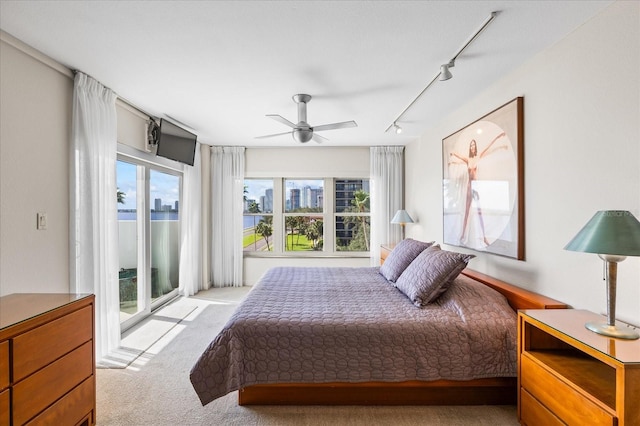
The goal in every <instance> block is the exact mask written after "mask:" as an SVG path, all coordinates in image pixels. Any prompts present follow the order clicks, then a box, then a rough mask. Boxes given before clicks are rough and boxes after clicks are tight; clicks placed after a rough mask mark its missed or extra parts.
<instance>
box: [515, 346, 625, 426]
mask: <svg viewBox="0 0 640 426" xmlns="http://www.w3.org/2000/svg"><path fill="white" fill-rule="evenodd" d="M520 362H521V366H520V374H521V376H520V383H521V385H522V387H523V388H524V390H525V391H526V392H529V394H531V395H532V396H533V397H535V399H537V400H538V401H539V402H540V403H541V404H542V405H544V406H545V407H547V408H548V409H549V410H550V411H552V412H553V413H555V414H556V415H557V416H558V417H559V418H560V419H561V420H562V421H563V422H565V423H567V424H569V425H592V426H596V425H616V424H617V420H616V418H615V417H614V416H612V415H611V414H610V413H609V412H607V411H606V410H605V409H604V408H602V407H601V406H600V405H599V404H596V403H594V402H593V401H591V400H590V399H588V398H587V397H586V396H584V395H582V394H581V393H579V392H578V391H576V390H575V389H574V388H572V387H571V386H569V385H568V384H567V383H565V382H564V381H562V380H560V379H559V378H558V377H556V376H555V375H553V374H551V372H549V371H548V370H546V369H545V368H543V367H541V366H539V365H538V364H537V363H536V362H535V361H533V360H531V359H530V358H529V355H528V354H527V353H523V354H522V356H521V358H520ZM521 395H526V394H525V393H524V392H522V394H521ZM523 411H524V410H523ZM521 415H522V416H524V413H522V412H521Z"/></svg>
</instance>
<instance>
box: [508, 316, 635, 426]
mask: <svg viewBox="0 0 640 426" xmlns="http://www.w3.org/2000/svg"><path fill="white" fill-rule="evenodd" d="M593 320H602V316H600V315H597V314H595V313H593V312H589V311H585V310H578V309H567V310H564V309H559V310H556V309H548V310H547V309H544V310H543V309H526V310H521V311H519V313H518V418H519V420H520V422H521V423H522V424H523V425H529V426H535V425H563V424H569V425H574V424H575V425H618V426H625V425H626V426H631V425H640V340H621V339H613V338H609V337H606V336H602V335H599V334H596V333H593V332H591V331H589V330H587V329H586V328H585V326H584V324H585V323H586V322H587V321H593Z"/></svg>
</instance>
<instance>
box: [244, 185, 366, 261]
mask: <svg viewBox="0 0 640 426" xmlns="http://www.w3.org/2000/svg"><path fill="white" fill-rule="evenodd" d="M244 179H245V180H273V212H272V213H271V214H272V215H273V234H272V235H273V238H272V240H273V250H272V251H269V252H266V251H244V250H243V256H246V257H264V258H268V257H276V258H277V257H287V258H354V257H356V258H368V257H370V256H371V252H370V251H347V250H341V251H338V250H337V249H336V248H337V247H336V227H335V223H336V222H335V220H336V216H346V215H354V216H362V215H367V216H369V217H371V213H370V212H369V213H366V214H365V213H345V212H342V213H337V212H336V211H335V182H336V180H367V181H370V177H368V176H366V177H351V176H349V177H343V176H341V175H336V176H332V177H304V176H302V177H300V176H291V177H289V176H286V177H284V176H276V177H265V176H255V177H254V176H245V178H244ZM286 180H297V181H301V180H322V181H323V201H322V204H323V210H322V212H285V200H286V192H285V191H286V189H285V187H284V186H285V181H286ZM327 188H330V193H328V192H327ZM328 195H330V196H328ZM287 216H322V218H323V250H322V251H315V250H309V251H286V248H285V246H284V243H285V238H286V229H285V220H286V219H285V218H286V217H287Z"/></svg>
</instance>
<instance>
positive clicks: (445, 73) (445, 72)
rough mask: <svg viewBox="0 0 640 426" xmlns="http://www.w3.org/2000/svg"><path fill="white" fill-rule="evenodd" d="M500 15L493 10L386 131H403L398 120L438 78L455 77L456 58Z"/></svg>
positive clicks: (442, 79) (397, 132)
mask: <svg viewBox="0 0 640 426" xmlns="http://www.w3.org/2000/svg"><path fill="white" fill-rule="evenodd" d="M496 16H498V12H491V14H490V15H489V16H488V17H487V19H485V21H484V23H483V24H482V26H481V27H480V29H478V30H477V31H476V32H475V33H474V34H473V35H472V36H471V38H470V39H469V40H467V42H466V43H465V44H464V46H462V47H461V48H460V50H458V52H457V53H456V54H455V55H454V56H453V58H451V60H450V61H449V62H447V63H446V64H442V65H441V66H440V71H438V73H437V74H436V75H435V77H433V79H431V81H430V82H429V84H427V86H426V87H425V88H424V89H422V92H420V93H418V96H416V98H415V99H414V100H413V101H411V103H410V104H409V105H408V106H407V107H406V108H405V109H404V110H403V111H402V112H401V113H400V115H398V116H397V117H396V119H395V120H393V122H392V123H391V124H389V126H388V127H387V128H386V129H385V131H384V132H385V133H386V132H388V131H389V129H391V128H392V127H393V128H394V130H395V132H396V134H400V133H401V132H402V128H400V126H398V124H397V123H396V122H397V121H398V120H400V118H402V116H403V115H404V114H405V113H406V112H407V111H408V110H409V108H411V107H412V106H413V104H415V103H416V101H417V100H418V99H420V97H421V96H422V95H423V94H424V92H426V91H427V89H428V88H429V87H431V85H432V84H433V83H435V82H436V81H437V80H440V81H446V80H449V79H450V78H451V77H453V75H452V74H451V70H450V68H453V67H454V66H455V63H456V59H457V58H458V56H460V54H462V52H463V51H464V50H465V49H466V48H467V47H469V45H470V44H471V43H472V42H473V41H474V40H475V39H476V38H477V37H478V36H479V35H480V33H481V32H482V31H484V29H485V28H487V26H488V25H489V24H490V23H491V21H493V19H494V18H495V17H496Z"/></svg>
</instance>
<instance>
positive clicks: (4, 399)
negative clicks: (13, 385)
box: [0, 389, 11, 426]
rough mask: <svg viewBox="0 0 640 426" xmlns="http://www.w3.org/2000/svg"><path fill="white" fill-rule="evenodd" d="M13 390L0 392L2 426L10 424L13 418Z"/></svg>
mask: <svg viewBox="0 0 640 426" xmlns="http://www.w3.org/2000/svg"><path fill="white" fill-rule="evenodd" d="M10 398H11V390H10V389H7V390H4V391H2V392H0V425H3V426H4V425H8V424H10V422H9V419H10V418H11V411H10V410H11V399H10Z"/></svg>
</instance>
